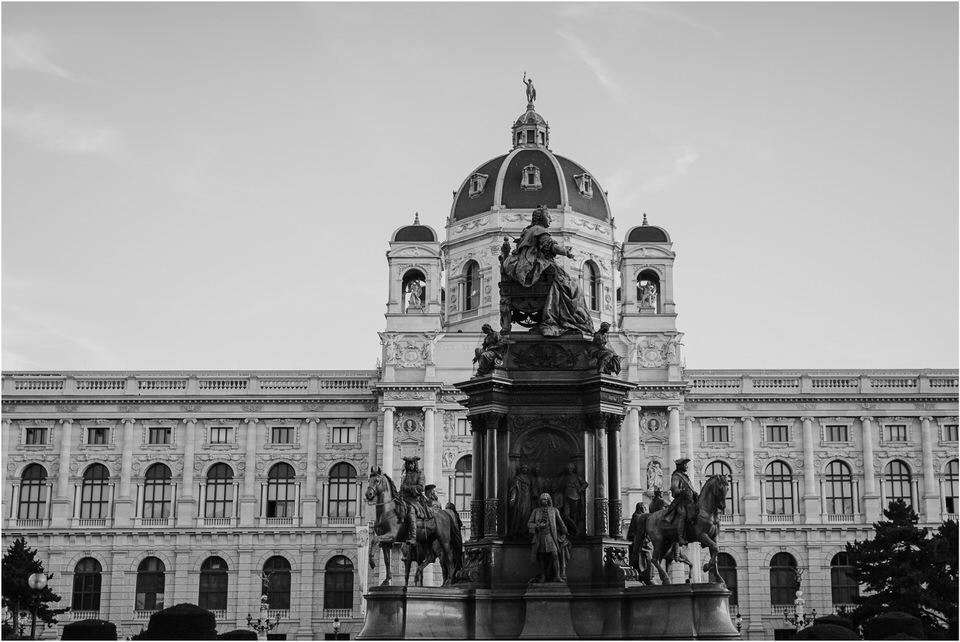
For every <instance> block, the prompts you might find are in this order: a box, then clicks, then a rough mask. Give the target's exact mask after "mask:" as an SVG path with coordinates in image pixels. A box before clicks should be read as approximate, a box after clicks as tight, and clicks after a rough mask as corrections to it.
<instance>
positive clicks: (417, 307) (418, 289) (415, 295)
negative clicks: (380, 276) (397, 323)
mask: <svg viewBox="0 0 960 642" xmlns="http://www.w3.org/2000/svg"><path fill="white" fill-rule="evenodd" d="M426 288H427V279H426V277H424V276H423V272H421V271H420V270H410V271H408V272H407V273H406V274H404V275H403V311H404V312H419V311H421V310H423V304H424V301H423V300H424V298H425V297H426V294H427V290H426Z"/></svg>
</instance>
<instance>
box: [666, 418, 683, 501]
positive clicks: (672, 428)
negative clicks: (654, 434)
mask: <svg viewBox="0 0 960 642" xmlns="http://www.w3.org/2000/svg"><path fill="white" fill-rule="evenodd" d="M667 435H668V438H669V444H668V447H667V448H668V449H667V452H668V453H669V459H670V461H668V462H666V466H664V468H666V470H664V471H663V476H664V485H665V486H666V487H667V489H669V479H670V475H671V474H673V468H674V462H675V461H677V460H678V459H680V456H681V452H682V450H681V448H680V408H679V407H677V406H670V407H668V408H667ZM664 499H666V498H664Z"/></svg>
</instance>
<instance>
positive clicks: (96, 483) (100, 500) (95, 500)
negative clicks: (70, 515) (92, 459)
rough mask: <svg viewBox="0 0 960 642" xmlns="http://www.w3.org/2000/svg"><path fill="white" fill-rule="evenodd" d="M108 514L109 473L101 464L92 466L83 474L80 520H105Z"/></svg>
mask: <svg viewBox="0 0 960 642" xmlns="http://www.w3.org/2000/svg"><path fill="white" fill-rule="evenodd" d="M109 514H110V473H109V472H108V471H107V467H106V466H104V465H103V464H93V465H92V466H90V467H89V468H87V469H86V470H85V471H84V473H83V485H82V486H81V488H80V519H106V518H107V517H108V516H109Z"/></svg>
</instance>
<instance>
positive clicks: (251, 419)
mask: <svg viewBox="0 0 960 642" xmlns="http://www.w3.org/2000/svg"><path fill="white" fill-rule="evenodd" d="M259 421H260V420H259V419H257V418H256V417H248V418H247V419H244V420H243V422H244V423H246V424H256V423H258V422H259Z"/></svg>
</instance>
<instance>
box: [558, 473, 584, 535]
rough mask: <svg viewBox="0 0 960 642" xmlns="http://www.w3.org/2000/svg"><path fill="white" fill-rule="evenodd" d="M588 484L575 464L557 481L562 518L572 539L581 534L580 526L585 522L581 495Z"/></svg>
mask: <svg viewBox="0 0 960 642" xmlns="http://www.w3.org/2000/svg"><path fill="white" fill-rule="evenodd" d="M589 485H590V484H588V483H587V480H585V479H584V478H583V477H581V476H580V474H579V473H578V472H577V467H576V465H575V464H574V463H573V462H570V463H568V464H567V466H566V468H565V469H564V471H563V472H562V473H561V474H560V476H559V477H558V479H557V489H556V493H555V494H556V497H557V503H558V504H559V508H560V516H561V517H562V519H563V522H564V525H565V526H566V527H567V530H568V531H569V532H570V537H577V536H578V535H579V534H580V524H582V522H583V517H584V515H583V514H582V513H583V501H582V500H583V498H582V496H581V493H583V491H585V490H586V489H587V486H589Z"/></svg>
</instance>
